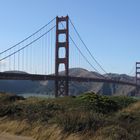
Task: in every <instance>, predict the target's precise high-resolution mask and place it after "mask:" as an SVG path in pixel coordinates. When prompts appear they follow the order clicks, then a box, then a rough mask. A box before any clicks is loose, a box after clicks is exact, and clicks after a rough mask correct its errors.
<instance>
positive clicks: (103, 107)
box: [77, 93, 118, 113]
mask: <svg viewBox="0 0 140 140" xmlns="http://www.w3.org/2000/svg"><path fill="white" fill-rule="evenodd" d="M77 98H78V99H79V100H80V101H81V102H83V103H84V104H85V106H86V109H88V110H93V111H95V112H98V113H110V112H114V111H117V110H118V105H117V103H116V102H115V101H113V100H112V99H110V98H109V97H107V96H101V95H97V94H94V93H85V94H83V95H81V96H79V97H77Z"/></svg>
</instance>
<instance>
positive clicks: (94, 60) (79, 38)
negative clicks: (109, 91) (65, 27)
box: [69, 19, 107, 74]
mask: <svg viewBox="0 0 140 140" xmlns="http://www.w3.org/2000/svg"><path fill="white" fill-rule="evenodd" d="M69 20H70V23H71V25H72V27H73V28H74V30H75V32H76V34H77V36H78V37H79V39H80V41H81V42H82V43H83V45H84V46H85V48H86V50H87V51H88V53H89V54H90V56H91V57H92V59H93V60H94V61H95V62H96V64H97V65H98V66H99V67H100V68H101V70H102V71H103V72H104V73H105V74H107V72H106V70H105V69H104V68H103V67H102V66H101V64H100V63H99V62H98V61H97V60H96V58H95V57H94V56H93V55H92V53H91V52H90V50H89V48H88V47H87V45H86V44H85V42H84V41H83V39H82V37H81V36H80V34H79V32H78V30H77V29H76V27H75V26H74V24H73V22H72V20H71V19H69Z"/></svg>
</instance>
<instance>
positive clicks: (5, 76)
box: [0, 72, 140, 87]
mask: <svg viewBox="0 0 140 140" xmlns="http://www.w3.org/2000/svg"><path fill="white" fill-rule="evenodd" d="M67 78H68V80H69V81H76V82H100V83H114V84H121V85H129V86H135V87H136V86H137V87H138V86H139V87H140V85H136V83H133V82H126V81H119V80H113V79H108V78H93V77H73V76H69V77H66V76H55V75H39V74H27V73H8V72H0V80H32V81H38V80H39V81H44V80H66V79H67Z"/></svg>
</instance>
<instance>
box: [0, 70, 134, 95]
mask: <svg viewBox="0 0 140 140" xmlns="http://www.w3.org/2000/svg"><path fill="white" fill-rule="evenodd" d="M6 72H9V71H6ZM10 72H13V73H25V72H21V71H10ZM63 73H64V72H61V74H62V75H63ZM69 74H70V75H71V76H77V77H98V76H99V74H98V73H96V72H91V71H88V70H85V69H81V68H72V69H70V71H69ZM104 76H106V77H110V78H112V79H115V80H123V81H129V82H134V77H131V76H128V75H125V74H112V73H109V74H106V75H104ZM69 90H70V94H71V95H79V94H81V93H83V92H86V91H94V92H95V93H98V94H103V95H133V93H134V90H135V89H134V87H132V86H126V85H125V86H124V85H118V84H108V83H96V82H92V83H91V82H89V83H88V82H83V83H79V82H70V86H69ZM0 91H4V92H11V93H19V94H20V93H41V94H54V81H28V80H0Z"/></svg>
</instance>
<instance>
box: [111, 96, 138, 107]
mask: <svg viewBox="0 0 140 140" xmlns="http://www.w3.org/2000/svg"><path fill="white" fill-rule="evenodd" d="M110 99H111V100H113V101H114V102H116V103H117V105H118V107H119V109H122V108H125V107H127V106H128V105H130V104H132V103H135V102H136V101H137V100H136V99H134V98H132V97H127V96H110Z"/></svg>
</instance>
